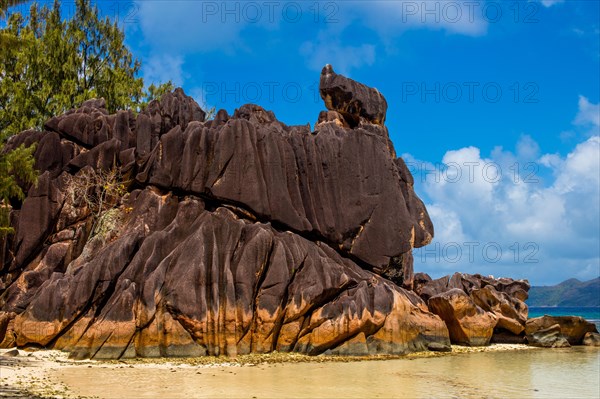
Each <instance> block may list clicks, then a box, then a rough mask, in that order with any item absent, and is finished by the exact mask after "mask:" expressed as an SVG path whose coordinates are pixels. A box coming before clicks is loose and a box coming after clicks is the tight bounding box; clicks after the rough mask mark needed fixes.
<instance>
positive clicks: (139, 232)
mask: <svg viewBox="0 0 600 399" xmlns="http://www.w3.org/2000/svg"><path fill="white" fill-rule="evenodd" d="M131 205H132V207H133V208H134V209H136V210H137V211H135V212H139V213H138V214H136V217H135V218H132V219H131V220H130V222H129V223H128V224H127V225H125V226H123V227H122V228H120V229H119V231H120V235H119V236H118V237H117V238H116V239H115V240H113V241H111V243H110V244H109V245H107V246H106V247H105V248H103V249H102V250H101V251H100V252H99V253H98V254H97V255H96V256H95V257H94V258H93V259H92V260H91V261H90V262H87V263H82V264H80V265H77V266H76V267H75V268H74V269H72V270H70V271H69V270H68V271H67V272H66V273H64V274H60V273H55V274H53V275H52V276H51V277H50V279H48V281H47V282H46V284H45V285H44V286H43V287H42V288H41V291H40V292H39V293H38V294H37V295H36V297H35V299H34V300H33V301H31V303H30V304H29V306H28V307H27V309H26V310H25V311H24V312H22V313H21V314H20V315H19V316H17V317H16V319H15V327H14V332H15V333H16V337H17V338H16V343H17V345H19V346H25V345H28V344H38V345H52V346H53V347H54V348H57V349H59V348H60V349H65V350H69V351H71V352H72V354H73V356H75V357H78V358H84V357H92V356H93V357H95V358H118V357H120V356H135V355H139V356H159V355H162V356H175V355H188V356H190V355H205V354H211V355H223V354H227V355H235V354H242V353H250V352H255V353H265V352H270V351H272V350H280V351H290V350H294V351H299V352H303V353H309V354H318V353H323V352H325V351H328V350H330V351H332V353H346V354H359V353H363V352H364V350H365V348H366V351H367V353H369V354H378V353H406V352H410V351H414V350H427V349H428V347H429V346H430V345H432V347H436V348H439V349H443V347H448V345H449V341H448V338H447V330H446V327H445V326H444V323H443V322H442V321H441V320H440V319H439V318H438V317H436V316H433V315H431V314H430V313H428V312H427V310H426V306H425V304H424V303H423V302H422V301H421V300H420V299H419V298H418V297H416V295H414V294H412V293H410V292H408V291H404V290H402V289H400V288H398V287H396V286H395V285H394V284H392V283H390V282H389V281H387V280H384V279H382V278H381V277H378V276H376V275H374V274H372V273H370V272H368V271H365V270H363V269H361V268H360V267H358V266H357V265H355V264H354V263H353V262H351V261H350V260H347V259H343V258H341V257H340V256H339V255H338V254H337V252H335V251H333V250H332V249H331V248H329V247H328V246H326V245H322V244H320V243H312V242H310V241H307V240H305V239H303V238H301V237H299V236H297V235H294V234H291V233H285V232H284V233H280V232H277V231H275V230H273V229H272V228H271V227H269V226H268V225H264V224H256V223H249V222H247V221H244V220H240V219H238V218H237V217H236V216H235V215H234V214H233V213H232V212H231V211H229V210H226V209H225V208H218V209H217V210H216V211H214V212H209V211H206V210H204V205H203V203H202V201H200V200H198V199H188V200H184V201H182V202H179V203H178V201H177V199H176V198H174V197H171V196H167V197H166V198H164V197H161V196H159V195H157V193H155V192H153V191H152V190H145V191H144V192H142V193H140V194H138V195H137V196H136V197H135V202H134V203H132V204H131ZM148 229H149V230H150V232H148ZM144 236H146V237H147V238H144ZM158 243H160V244H161V245H157V244H158ZM68 287H72V289H69V288H68ZM75 287H76V289H75ZM111 287H112V288H111ZM93 315H96V316H93ZM156 323H160V324H159V325H162V327H160V328H162V329H165V328H166V331H164V330H163V331H164V332H162V333H161V332H160V331H161V330H159V329H157V328H159V326H158V325H156ZM84 331H85V334H84V335H82V334H83V332H84ZM163 334H166V335H163ZM360 334H364V336H365V341H364V342H363V343H364V344H365V345H358V344H357V346H355V345H354V342H349V341H348V340H349V339H350V338H351V337H355V336H357V335H360ZM165 339H167V341H165ZM346 341H348V342H346ZM130 343H131V345H132V346H131V349H129V345H130ZM340 345H345V346H343V347H344V349H339V351H338V350H337V349H336V348H337V347H338V346H340ZM361 348H362V349H361Z"/></svg>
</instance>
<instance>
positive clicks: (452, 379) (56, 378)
mask: <svg viewBox="0 0 600 399" xmlns="http://www.w3.org/2000/svg"><path fill="white" fill-rule="evenodd" d="M38 354H43V356H42V357H41V358H38V356H39V355H38ZM429 354H431V353H429ZM431 355H432V356H430V355H425V354H413V355H410V356H406V357H402V358H397V359H385V360H382V359H379V360H372V361H359V360H357V359H348V358H334V357H322V356H318V357H307V356H301V355H289V354H274V355H267V356H247V357H239V358H238V359H235V360H224V359H216V358H201V359H176V360H173V359H168V360H167V359H165V360H156V359H154V360H148V359H141V360H131V361H125V362H95V361H86V362H74V361H70V360H67V359H66V356H65V354H63V353H60V352H55V351H44V352H36V353H34V354H32V356H31V357H33V358H34V359H35V360H34V361H33V362H32V363H31V364H30V365H28V366H22V368H21V369H19V370H16V371H15V370H13V371H12V372H13V373H14V374H16V375H19V373H20V375H21V377H20V380H21V381H25V380H27V378H32V377H33V378H36V380H35V381H37V382H36V384H37V388H36V389H32V390H31V392H32V393H38V394H44V395H49V394H50V392H48V390H49V389H53V390H55V391H54V392H52V395H55V396H58V397H97V398H123V397H126V398H164V399H166V398H186V399H189V398H204V397H206V398H280V397H290V398H292V397H293V398H314V397H319V398H339V397H349V398H363V397H382V398H383V397H397V398H433V397H436V398H438V397H460V398H482V397H494V398H553V397H555V398H571V397H573V398H586V397H589V398H597V397H599V396H600V378H599V375H600V350H598V348H587V347H577V348H569V349H537V348H531V347H527V346H524V345H492V346H490V347H485V348H464V347H454V348H453V352H452V353H450V354H443V355H440V354H435V353H434V354H431ZM31 357H30V358H31ZM25 359H28V358H24V359H22V360H25ZM349 360H350V361H349ZM30 362H31V361H30ZM35 362H38V363H37V365H36V363H35ZM8 368H9V369H10V368H11V367H8ZM12 368H13V369H14V367H12ZM31 370H33V371H31ZM5 371H6V367H4V366H1V367H0V386H2V385H3V384H4V383H5V382H4V381H3V380H4V379H5V376H6V374H5ZM25 371H26V372H28V373H33V375H31V374H29V375H30V376H29V377H24V376H23V373H24V372H25ZM11 381H13V382H14V379H13V380H11ZM35 381H34V382H35ZM40 381H41V383H40ZM9 384H10V383H9Z"/></svg>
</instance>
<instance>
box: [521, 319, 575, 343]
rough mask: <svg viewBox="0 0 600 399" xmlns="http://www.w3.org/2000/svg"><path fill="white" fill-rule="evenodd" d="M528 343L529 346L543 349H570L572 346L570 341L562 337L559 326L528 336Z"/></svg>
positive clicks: (552, 326)
mask: <svg viewBox="0 0 600 399" xmlns="http://www.w3.org/2000/svg"><path fill="white" fill-rule="evenodd" d="M527 342H529V345H532V346H541V347H543V348H568V347H570V346H571V345H569V341H567V339H566V338H565V337H564V336H563V335H562V333H561V328H560V325H558V324H553V325H551V326H550V327H548V328H544V329H541V330H537V331H535V332H533V333H531V334H528V335H527Z"/></svg>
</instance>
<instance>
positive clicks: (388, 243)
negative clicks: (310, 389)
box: [0, 70, 450, 359]
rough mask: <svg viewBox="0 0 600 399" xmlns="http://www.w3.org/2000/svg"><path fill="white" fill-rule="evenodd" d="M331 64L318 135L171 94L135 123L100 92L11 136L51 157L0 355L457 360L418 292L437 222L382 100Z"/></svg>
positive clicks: (4, 292) (15, 273) (32, 203)
mask: <svg viewBox="0 0 600 399" xmlns="http://www.w3.org/2000/svg"><path fill="white" fill-rule="evenodd" d="M328 71H329V70H326V71H325V75H327V74H329V76H324V77H323V79H322V93H323V95H324V97H325V98H326V103H327V106H328V108H330V111H327V112H325V114H322V115H323V116H322V117H320V118H319V119H320V122H319V124H318V125H317V126H316V128H315V130H314V131H311V130H310V128H309V127H308V126H287V125H285V124H283V123H281V122H279V121H278V120H277V119H276V117H275V115H274V114H273V113H272V112H270V111H267V110H265V109H263V108H261V107H259V106H256V105H245V106H242V107H240V108H239V109H238V110H236V111H235V112H234V114H233V115H231V116H230V115H229V114H228V113H227V112H226V111H224V110H221V111H219V112H218V113H217V114H216V116H215V119H213V120H211V121H206V120H205V113H204V111H203V110H202V109H201V108H200V107H199V106H198V104H196V102H195V101H193V99H191V98H190V97H188V96H186V95H185V94H184V93H183V91H182V90H180V89H177V90H175V91H174V92H173V93H168V94H166V95H164V96H163V97H162V98H161V99H160V100H159V101H153V102H151V103H150V104H149V106H148V107H147V108H146V109H145V110H143V111H142V112H140V113H139V114H135V113H133V112H131V111H127V110H123V111H119V112H117V113H114V114H110V113H109V111H108V110H107V107H106V104H105V102H104V101H103V100H90V101H88V102H86V103H84V104H83V105H82V107H80V108H78V109H75V110H71V111H69V112H67V113H66V114H64V115H60V116H56V117H54V118H52V119H50V120H49V121H48V122H47V123H46V124H45V129H46V131H45V132H41V133H39V132H38V133H36V132H25V133H23V135H19V136H17V137H16V138H15V139H14V140H12V143H13V145H17V144H18V143H38V145H39V147H38V148H40V147H43V148H44V151H45V152H39V151H38V152H36V165H38V166H39V168H40V171H41V177H40V183H39V184H38V186H37V187H35V188H32V189H30V190H29V191H28V195H27V198H26V199H25V201H24V202H23V204H22V206H21V207H20V209H15V210H14V211H13V212H12V214H11V218H12V219H11V220H12V223H13V226H14V227H15V229H16V234H15V238H14V240H12V239H11V241H7V244H6V245H7V249H8V250H7V251H4V252H2V254H3V255H2V256H3V257H4V259H3V265H10V267H9V269H10V270H8V271H7V270H3V271H2V272H1V273H0V274H1V275H0V346H2V347H9V346H14V345H16V346H18V347H28V346H34V347H47V348H55V349H61V350H66V351H69V352H70V353H71V355H72V356H73V357H76V358H90V357H93V358H110V359H114V358H122V357H133V356H143V357H153V356H200V355H209V354H210V355H236V354H243V353H266V352H270V351H274V350H277V351H296V352H301V353H308V354H319V353H332V354H343V355H369V354H400V353H407V352H411V351H419V350H449V349H450V339H449V333H448V329H447V327H446V324H445V323H444V321H443V320H442V319H441V318H440V317H439V316H437V315H435V314H433V313H431V312H430V311H429V308H428V306H427V304H426V303H425V301H424V300H423V299H421V298H420V297H419V296H418V295H416V294H415V293H414V292H412V291H410V290H407V288H408V289H410V288H411V287H412V286H413V279H414V276H413V259H412V253H411V251H412V249H413V248H415V247H419V246H423V245H426V244H427V243H429V242H430V241H431V239H432V236H433V226H432V224H431V221H430V219H429V216H428V215H427V210H426V209H425V206H424V205H423V203H422V201H421V200H420V199H419V198H418V197H417V196H416V194H415V192H414V188H413V183H414V182H413V179H412V176H411V174H410V172H409V170H408V168H407V167H406V165H405V164H404V162H403V161H402V159H400V158H397V157H396V156H395V151H394V148H393V146H392V145H391V142H390V140H389V135H388V131H387V129H386V128H385V126H383V123H384V120H385V112H386V108H387V105H386V103H385V99H384V98H383V97H382V96H381V94H380V93H379V92H377V91H376V90H375V89H371V88H368V87H367V86H364V85H362V84H360V83H358V82H354V81H352V80H350V79H347V78H345V77H342V76H340V75H335V76H333V71H332V70H330V71H329V72H328ZM331 108H333V109H331ZM113 170H116V171H117V172H118V173H116V174H111V173H112V172H111V171H113ZM109 172H111V173H109ZM108 176H117V177H118V181H101V180H98V178H100V179H102V178H108ZM81 184H83V185H85V187H84V189H83V190H81V189H80V188H81V187H80V186H81ZM88 186H89V187H88ZM77 187H80V188H79V189H77V190H75V188H77ZM109 189H110V190H114V191H111V193H112V194H109V195H108V197H105V196H98V193H99V192H102V190H109ZM123 190H124V191H125V192H123ZM114 192H118V193H119V194H118V196H117V197H116V198H115V195H116V194H114ZM90 196H96V197H98V198H100V197H101V198H103V202H102V205H99V204H94V203H93V200H91V199H90ZM106 199H110V202H104V200H106ZM107 203H108V205H107Z"/></svg>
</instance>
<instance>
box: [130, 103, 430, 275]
mask: <svg viewBox="0 0 600 399" xmlns="http://www.w3.org/2000/svg"><path fill="white" fill-rule="evenodd" d="M236 115H237V116H234V117H233V118H231V119H230V120H229V121H228V122H227V123H226V124H225V125H221V126H218V127H214V128H213V127H211V128H207V127H206V126H205V125H203V124H200V123H197V122H193V123H190V124H189V125H188V127H187V129H186V130H185V131H184V130H182V129H181V128H180V127H179V126H177V127H175V128H173V129H172V130H171V131H169V132H168V133H167V134H165V135H163V136H162V137H161V139H160V145H158V146H156V147H155V149H154V150H153V152H152V153H151V154H150V156H149V158H148V160H147V162H146V163H145V165H143V168H142V170H141V173H139V174H138V175H137V180H138V181H139V182H140V183H143V184H152V185H157V186H159V187H163V188H166V189H168V188H176V189H178V190H182V191H184V192H190V193H194V194H196V195H200V196H203V197H208V198H210V199H213V200H217V201H219V202H228V203H231V204H236V205H242V206H244V207H245V209H247V210H249V211H251V212H252V213H253V214H256V215H257V216H258V217H259V219H261V220H269V221H272V222H273V223H277V224H279V225H282V226H284V228H285V229H289V230H292V231H295V232H298V233H300V234H303V235H311V236H313V237H314V236H316V237H319V239H322V240H324V241H326V242H328V243H330V244H331V245H332V246H335V247H338V248H339V249H340V251H343V252H344V253H347V254H349V255H350V256H353V257H356V258H357V259H359V260H360V261H363V262H365V263H368V264H369V265H373V266H375V267H378V268H379V270H385V269H387V268H388V266H389V265H390V263H393V264H394V265H398V264H402V262H398V261H396V262H394V260H393V259H392V258H394V257H398V258H400V257H401V256H404V258H402V259H403V261H404V262H405V263H410V261H409V260H404V259H409V257H410V255H409V254H408V252H410V251H411V249H412V248H413V247H421V246H423V245H426V244H427V243H429V242H430V241H431V238H432V235H433V231H432V228H431V226H432V225H431V221H430V220H429V216H428V215H427V212H426V211H425V209H424V207H423V206H422V203H421V202H420V200H418V198H416V195H414V191H413V189H412V187H408V186H407V185H406V183H405V182H404V181H403V180H401V179H400V176H399V171H398V169H397V166H396V165H397V164H396V163H395V159H394V158H393V157H392V156H391V155H390V153H389V150H388V148H387V145H388V144H387V140H385V139H382V138H381V137H378V136H376V135H372V134H369V132H367V131H365V130H363V129H355V130H348V129H343V128H340V127H339V126H337V125H335V124H323V125H320V127H319V128H318V130H317V131H315V132H314V133H313V134H311V132H309V131H308V130H307V129H306V128H305V127H287V126H285V125H283V124H281V123H280V122H278V121H276V120H275V119H274V116H272V115H271V114H270V113H269V112H267V111H264V110H262V108H260V107H257V106H251V107H250V106H248V107H244V108H243V109H242V110H238V111H237V112H236ZM361 153H365V154H369V155H367V156H365V157H361V156H360V155H359V154H361ZM353 181H358V182H360V183H359V184H355V183H352V182H353ZM406 192H409V193H411V195H410V196H409V197H408V198H406V197H405V194H404V193H406ZM403 254H406V255H403ZM411 272H412V270H411V271H407V274H408V275H410V273H411ZM403 273H404V272H403Z"/></svg>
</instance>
